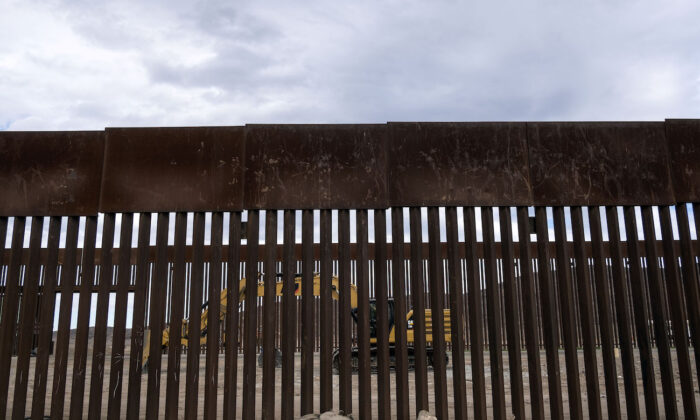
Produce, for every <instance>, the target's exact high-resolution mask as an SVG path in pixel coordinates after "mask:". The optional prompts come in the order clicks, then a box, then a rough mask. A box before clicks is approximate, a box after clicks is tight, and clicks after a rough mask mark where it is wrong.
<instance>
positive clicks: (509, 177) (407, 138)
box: [387, 123, 531, 206]
mask: <svg viewBox="0 0 700 420" xmlns="http://www.w3.org/2000/svg"><path fill="white" fill-rule="evenodd" d="M388 126H389V133H390V134H389V135H390V140H389V147H388V150H389V162H388V169H387V184H388V185H389V194H390V198H391V204H392V205H393V206H432V205H439V206H449V205H455V206H464V205H489V206H498V205H515V204H521V205H526V204H530V202H531V198H530V180H529V173H528V167H527V141H526V137H525V134H526V131H525V123H389V124H388Z"/></svg>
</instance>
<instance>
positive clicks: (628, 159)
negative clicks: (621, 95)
mask: <svg viewBox="0 0 700 420" xmlns="http://www.w3.org/2000/svg"><path fill="white" fill-rule="evenodd" d="M527 127H528V130H527V131H528V147H529V162H530V178H531V180H532V193H533V199H534V202H535V204H536V205H546V206H558V205H563V206H574V205H582V206H583V205H642V204H649V205H655V204H671V203H673V202H674V196H673V189H672V188H671V179H670V176H669V171H668V164H669V159H668V152H667V148H666V140H665V136H664V124H663V123H660V122H641V123H637V122H630V123H624V122H619V123H618V122H614V123H613V122H610V123H607V122H601V123H571V122H567V123H528V124H527Z"/></svg>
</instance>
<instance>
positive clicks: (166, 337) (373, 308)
mask: <svg viewBox="0 0 700 420" xmlns="http://www.w3.org/2000/svg"><path fill="white" fill-rule="evenodd" d="M279 277H281V275H278V278H279ZM320 285H321V278H320V276H319V275H318V274H314V277H313V294H314V296H320V290H321V286H320ZM282 286H283V282H282V281H280V280H278V281H277V282H276V284H275V292H276V295H277V296H282ZM257 287H258V296H264V294H265V284H264V282H263V281H258V282H257ZM301 287H302V277H301V274H297V275H295V278H294V295H295V296H301ZM245 291H246V279H245V278H243V279H241V281H240V282H239V287H238V302H239V304H240V303H241V302H243V301H244V300H245ZM339 292H340V282H339V280H338V278H337V277H335V276H333V278H332V283H331V296H332V297H333V299H334V300H338V299H339V298H340V294H339ZM227 298H228V293H227V290H226V289H223V290H222V291H221V296H220V303H221V304H220V307H219V308H220V310H219V321H223V320H224V318H225V316H226V311H227V308H228V306H227V301H228V299H227ZM357 303H358V298H357V287H356V286H355V285H354V284H351V285H350V307H351V315H352V318H353V320H354V321H355V323H357V322H358V307H357ZM387 305H388V313H389V349H390V358H391V361H392V362H391V363H392V366H393V364H394V343H395V342H396V323H395V311H394V300H393V299H391V298H390V299H388V300H387ZM201 311H202V312H201V315H200V331H201V335H200V338H199V343H200V345H206V343H207V324H208V320H209V316H208V315H209V302H205V303H204V304H203V305H202V308H201ZM443 319H444V333H445V341H446V342H450V341H451V339H452V333H451V324H450V310H449V309H445V310H444V314H443ZM406 323H407V330H406V341H407V344H408V357H409V367H410V368H412V367H413V364H414V343H415V334H414V311H413V309H411V310H410V311H408V313H406ZM376 327H377V302H376V300H375V299H370V301H369V328H370V349H371V360H372V362H371V365H372V369H373V370H374V369H375V368H376V350H377V328H376ZM181 328H182V335H181V339H180V343H181V344H182V345H183V346H187V345H188V344H189V340H190V337H189V320H188V319H183V320H182V325H181ZM425 330H426V333H425V341H426V343H430V344H432V341H433V335H432V312H431V310H430V309H426V310H425ZM150 335H151V331H150V329H146V331H145V336H144V349H143V359H142V363H143V365H144V369H143V370H142V371H143V372H145V371H146V369H145V366H146V363H148V355H149V354H150V343H151V340H150ZM222 341H223V342H224V343H225V341H226V338H225V337H222ZM169 344H170V326H168V327H166V328H165V329H164V330H163V332H162V339H161V348H162V349H165V348H167V347H168V345H169ZM276 353H278V354H277V356H276V358H277V359H278V362H279V359H280V355H279V352H278V351H276ZM261 356H262V355H261ZM358 356H359V352H358V348H357V347H354V348H353V349H352V366H353V370H357V366H358V365H359V360H358ZM426 356H427V360H428V364H429V365H432V363H433V358H434V354H433V347H432V346H431V345H427V346H426ZM444 357H445V361H446V362H447V355H445V356H444ZM333 366H334V370H336V371H337V366H338V352H337V351H336V352H335V353H334V355H333Z"/></svg>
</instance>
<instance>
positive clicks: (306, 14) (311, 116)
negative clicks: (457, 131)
mask: <svg viewBox="0 0 700 420" xmlns="http://www.w3.org/2000/svg"><path fill="white" fill-rule="evenodd" d="M4 9H5V10H4V11H3V14H2V15H1V16H0V39H3V40H8V41H5V42H3V43H2V44H0V127H4V128H8V129H17V130H19V129H99V128H102V127H104V126H137V125H138V126H144V125H146V126H148V125H151V126H153V125H231V124H241V123H245V122H307V123H308V122H318V123H324V122H383V121H387V120H394V121H395V120H601V119H607V120H634V119H641V120H648V119H662V118H665V117H697V116H698V113H699V111H700V49H698V48H697V45H698V44H700V29H699V28H700V27H699V26H698V25H697V24H696V23H697V19H698V18H699V17H700V5H698V4H696V3H694V2H684V1H680V2H673V3H666V4H657V3H653V2H647V1H642V2H633V3H632V2H616V3H613V4H610V3H598V2H585V3H580V4H575V5H574V4H569V3H553V2H549V1H536V2H528V3H526V4H521V3H516V2H510V1H506V2H495V3H494V2H490V3H484V4H469V3H466V2H438V3H430V4H427V3H423V2H400V3H399V2H383V3H375V2H359V3H351V4H346V3H328V2H320V1H317V2H311V3H309V4H305V6H304V7H299V6H298V5H297V4H294V3H291V4H290V3H285V2H271V3H265V4H261V3H257V2H241V3H237V4H236V5H235V6H232V5H230V4H229V3H225V2H217V1H211V2H200V3H190V2H169V3H168V4H163V5H157V4H143V3H139V2H133V1H125V2H110V3H107V2H104V3H99V4H94V3H93V2H82V1H79V2H66V1H54V2H50V3H46V2H9V3H8V5H7V6H5V7H4Z"/></svg>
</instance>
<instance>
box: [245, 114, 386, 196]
mask: <svg viewBox="0 0 700 420" xmlns="http://www.w3.org/2000/svg"><path fill="white" fill-rule="evenodd" d="M246 132H247V134H246V175H245V179H246V181H245V182H246V188H245V205H246V208H259V209H263V208H265V209H285V208H295V209H319V208H321V209H329V208H334V209H338V208H384V207H387V205H388V203H387V194H386V175H385V167H386V153H387V152H386V134H385V133H386V126H385V125H379V124H377V125H248V126H246Z"/></svg>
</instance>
